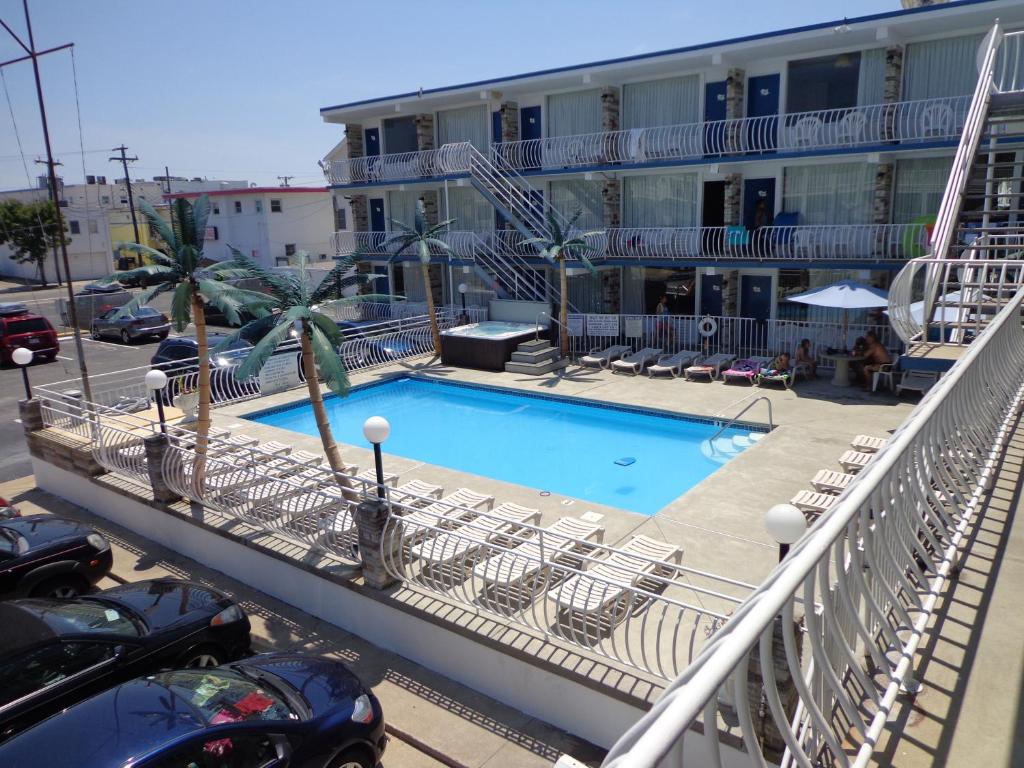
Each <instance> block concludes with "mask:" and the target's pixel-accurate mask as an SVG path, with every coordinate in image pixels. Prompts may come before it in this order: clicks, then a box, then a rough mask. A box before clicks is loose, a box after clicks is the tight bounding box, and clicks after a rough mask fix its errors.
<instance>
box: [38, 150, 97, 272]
mask: <svg viewBox="0 0 1024 768" xmlns="http://www.w3.org/2000/svg"><path fill="white" fill-rule="evenodd" d="M49 164H50V161H49V160H36V165H46V166H49ZM54 165H64V163H61V162H55V163H54ZM53 176H54V178H56V177H57V172H56V171H54V172H53ZM47 178H49V174H47ZM85 194H87V195H88V194H89V192H88V190H86V193H85ZM85 226H87V227H88V226H89V222H88V221H87V222H86V223H85ZM44 236H45V233H44ZM60 236H61V237H62V238H63V237H64V233H63V232H61V233H60ZM51 247H52V248H53V270H54V271H55V272H56V273H57V287H58V288H59V287H60V286H61V285H62V283H61V279H60V259H59V258H57V241H56V240H54V241H53V243H51Z"/></svg>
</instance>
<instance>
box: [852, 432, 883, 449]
mask: <svg viewBox="0 0 1024 768" xmlns="http://www.w3.org/2000/svg"><path fill="white" fill-rule="evenodd" d="M888 444H889V438H887V437H872V436H871V435H857V436H856V437H855V438H853V440H851V441H850V447H851V448H853V450H855V451H860V452H862V453H878V452H879V451H880V450H882V449H883V448H885V446H887V445H888Z"/></svg>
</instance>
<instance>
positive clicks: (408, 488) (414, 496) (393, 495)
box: [388, 480, 444, 506]
mask: <svg viewBox="0 0 1024 768" xmlns="http://www.w3.org/2000/svg"><path fill="white" fill-rule="evenodd" d="M443 493H444V488H443V487H442V486H440V485H434V484H433V483H427V482H424V481H423V480H410V481H409V482H407V483H402V484H401V485H400V486H398V487H397V488H395V490H393V491H391V492H389V494H388V498H389V499H391V501H392V502H394V503H395V504H404V505H406V506H415V505H416V504H417V503H422V500H424V499H435V500H436V499H440V498H441V496H442V494H443Z"/></svg>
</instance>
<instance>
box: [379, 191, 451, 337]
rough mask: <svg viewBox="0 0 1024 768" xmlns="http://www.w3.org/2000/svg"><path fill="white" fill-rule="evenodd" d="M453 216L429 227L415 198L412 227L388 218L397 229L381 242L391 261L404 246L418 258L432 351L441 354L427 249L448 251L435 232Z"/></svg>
mask: <svg viewBox="0 0 1024 768" xmlns="http://www.w3.org/2000/svg"><path fill="white" fill-rule="evenodd" d="M454 222H455V219H447V220H446V221H442V222H441V223H440V224H435V225H434V226H432V227H431V226H429V225H428V224H427V214H426V211H425V209H424V207H423V201H422V200H417V201H416V215H415V217H414V218H413V223H412V226H411V227H410V226H409V225H408V224H404V223H402V222H401V221H395V220H394V219H392V220H391V223H392V224H394V225H395V226H396V227H398V229H399V230H401V232H400V233H399V234H397V235H394V236H393V237H390V238H388V240H387V241H386V242H385V243H384V249H385V250H388V251H391V254H392V256H391V260H392V261H394V260H395V259H396V258H398V256H399V255H401V253H402V252H403V251H405V250H406V249H407V248H412V249H414V250H415V251H416V253H417V254H418V255H419V257H420V270H421V272H422V274H423V287H424V290H425V293H426V294H427V315H428V316H429V317H430V335H431V337H432V338H433V340H434V354H435V355H440V354H441V329H440V328H439V327H438V324H437V313H436V312H435V310H434V294H433V292H432V291H431V290H430V258H431V254H430V249H431V248H436V249H437V250H439V251H441V252H442V253H445V254H450V253H451V250H452V249H451V248H450V247H449V246H448V243H446V242H444V241H443V240H441V239H439V235H441V234H442V233H443V232H445V231H447V229H448V227H449V225H451V224H453V223H454Z"/></svg>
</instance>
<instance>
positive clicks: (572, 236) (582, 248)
mask: <svg viewBox="0 0 1024 768" xmlns="http://www.w3.org/2000/svg"><path fill="white" fill-rule="evenodd" d="M582 215H583V211H582V210H577V211H576V213H574V214H573V215H572V218H571V219H569V221H568V222H566V224H565V229H563V228H562V227H561V225H560V224H559V223H558V219H556V218H555V212H554V211H553V210H552V209H550V208H549V209H548V214H547V219H548V232H549V233H550V235H549V236H548V237H533V238H530V239H529V240H525V241H524V242H523V245H532V244H537V245H540V246H541V248H542V250H541V253H540V255H541V256H543V257H544V258H545V259H547V260H548V261H550V262H551V263H552V264H557V265H558V272H559V290H560V292H561V295H562V301H561V307H560V308H559V311H558V322H559V324H560V326H561V328H560V329H559V336H560V338H561V339H562V343H561V352H562V357H566V356H568V354H569V334H568V332H567V331H566V328H567V324H568V322H569V279H568V275H567V274H566V265H565V263H566V261H568V260H569V259H572V258H573V257H576V258H578V259H579V260H580V261H581V262H583V265H584V266H585V267H586V268H587V269H589V270H590V271H591V272H595V271H596V270H595V269H594V265H593V264H591V263H590V261H589V259H587V257H586V256H584V253H585V252H587V251H593V250H595V249H594V247H593V246H592V245H590V244H589V243H588V242H587V238H588V237H595V236H596V235H601V234H604V230H594V231H592V232H580V231H578V230H577V229H576V222H577V221H579V219H580V216H582Z"/></svg>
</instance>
